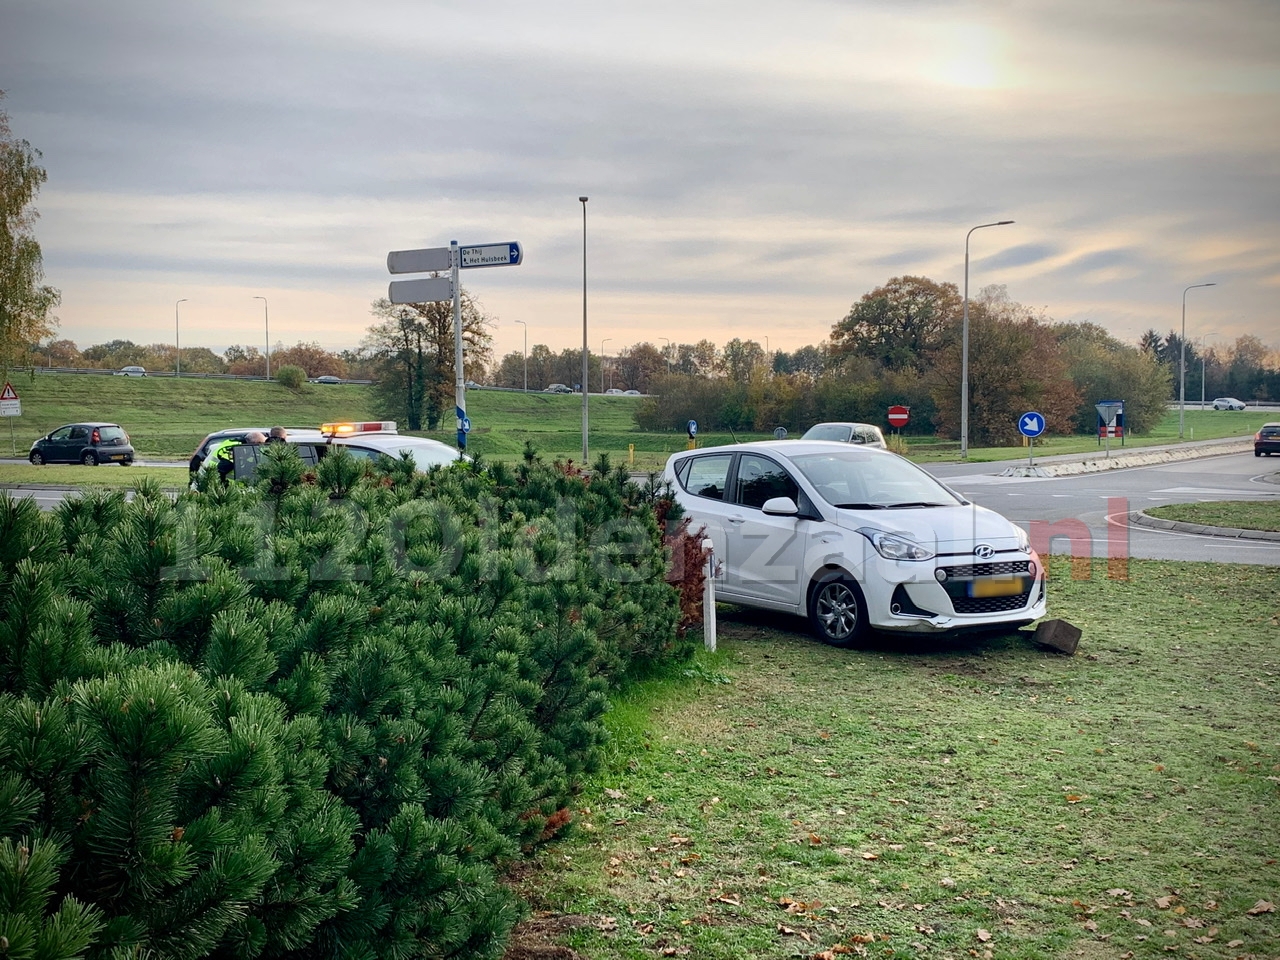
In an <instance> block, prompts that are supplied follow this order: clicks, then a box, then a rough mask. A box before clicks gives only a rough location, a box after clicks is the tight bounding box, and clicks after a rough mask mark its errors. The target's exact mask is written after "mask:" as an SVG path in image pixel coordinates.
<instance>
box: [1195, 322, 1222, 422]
mask: <svg viewBox="0 0 1280 960" xmlns="http://www.w3.org/2000/svg"><path fill="white" fill-rule="evenodd" d="M1217 335H1218V331H1217V330H1210V331H1209V332H1208V333H1202V334H1200V336H1198V337H1196V343H1198V344H1200V347H1201V350H1200V409H1201V410H1202V411H1203V410H1204V360H1205V353H1204V342H1205V341H1206V340H1208V339H1209V338H1210V337H1216V336H1217Z"/></svg>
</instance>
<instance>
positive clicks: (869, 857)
mask: <svg viewBox="0 0 1280 960" xmlns="http://www.w3.org/2000/svg"><path fill="white" fill-rule="evenodd" d="M862 859H863V860H879V859H880V854H878V853H872V852H871V851H869V850H868V851H865V852H864V853H863V854H862Z"/></svg>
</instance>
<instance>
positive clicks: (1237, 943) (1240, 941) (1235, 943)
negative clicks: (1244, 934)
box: [1227, 940, 1244, 950]
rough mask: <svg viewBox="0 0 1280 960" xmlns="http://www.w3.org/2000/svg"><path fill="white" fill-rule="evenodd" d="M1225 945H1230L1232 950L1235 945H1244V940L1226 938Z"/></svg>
mask: <svg viewBox="0 0 1280 960" xmlns="http://www.w3.org/2000/svg"><path fill="white" fill-rule="evenodd" d="M1227 946H1228V947H1230V948H1231V949H1232V950H1234V949H1235V948H1236V947H1243V946H1244V941H1243V940H1228V941H1227Z"/></svg>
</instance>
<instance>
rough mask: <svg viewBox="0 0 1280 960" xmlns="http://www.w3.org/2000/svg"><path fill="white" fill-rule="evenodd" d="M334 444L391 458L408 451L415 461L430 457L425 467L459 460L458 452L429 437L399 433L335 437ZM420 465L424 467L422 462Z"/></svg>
mask: <svg viewBox="0 0 1280 960" xmlns="http://www.w3.org/2000/svg"><path fill="white" fill-rule="evenodd" d="M332 443H333V444H334V445H335V446H343V447H362V448H364V449H366V450H374V451H377V452H378V453H385V454H386V455H387V456H389V457H398V456H400V454H401V452H402V451H406V450H407V451H409V452H411V453H413V454H414V460H415V461H417V460H418V457H417V454H419V453H421V454H425V455H427V456H428V457H430V462H429V463H427V464H425V466H431V465H432V464H436V463H452V462H453V461H454V460H457V459H458V451H457V450H455V449H454V448H453V447H451V446H449V445H448V444H445V443H441V442H440V441H439V440H432V439H431V438H429V437H408V436H404V435H403V434H398V433H365V434H357V435H354V436H350V437H334V438H333V439H332ZM418 465H419V466H424V464H422V463H421V462H419V464H418Z"/></svg>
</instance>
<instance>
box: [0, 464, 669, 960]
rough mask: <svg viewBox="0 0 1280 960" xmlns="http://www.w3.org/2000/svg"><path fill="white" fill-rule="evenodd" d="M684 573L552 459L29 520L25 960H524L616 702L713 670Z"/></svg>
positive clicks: (10, 709) (595, 490)
mask: <svg viewBox="0 0 1280 960" xmlns="http://www.w3.org/2000/svg"><path fill="white" fill-rule="evenodd" d="M602 466H603V465H602ZM664 569H665V557H664V553H663V548H662V544H661V540H660V538H659V534H658V529H657V526H656V523H655V520H654V518H653V512H652V509H651V507H650V505H649V504H648V503H647V502H646V501H645V497H644V495H643V494H642V493H641V492H640V491H638V490H637V489H636V488H635V487H634V486H632V485H630V484H628V483H627V482H626V479H625V475H624V474H622V473H620V472H613V471H608V470H606V469H602V470H599V471H597V472H596V473H595V475H593V476H592V477H590V478H587V477H583V476H582V475H579V474H577V473H573V472H569V471H566V470H563V469H560V468H559V467H558V466H552V465H544V464H541V463H538V462H536V461H533V460H530V461H528V462H526V463H524V464H522V465H520V466H519V467H516V468H509V467H501V466H495V467H493V468H484V467H481V466H478V465H475V464H469V465H458V466H455V467H452V468H449V469H445V470H436V471H434V472H432V473H431V474H428V475H424V474H417V473H414V472H413V470H412V468H411V465H409V464H406V463H404V462H391V461H384V462H383V463H382V464H380V465H379V468H372V467H370V466H369V465H367V464H362V463H359V462H357V461H354V460H352V459H350V458H349V457H347V456H345V455H336V456H333V457H330V458H327V459H326V460H324V461H323V462H322V464H321V466H320V468H319V469H318V471H317V472H316V474H307V473H305V472H304V471H303V470H302V468H301V466H300V464H299V462H298V461H297V458H296V455H295V454H294V452H293V450H292V449H291V448H289V447H286V446H273V447H270V448H268V453H267V456H266V459H265V461H264V463H263V464H262V465H261V471H260V476H259V479H258V483H257V484H256V486H255V487H253V488H245V487H243V486H240V485H236V484H232V485H230V486H228V487H225V488H223V487H221V486H219V485H214V486H213V487H212V488H211V489H209V490H208V491H207V492H201V493H187V494H183V495H182V496H181V497H179V498H178V500H177V502H176V503H175V502H171V501H170V500H169V498H167V497H166V496H163V495H161V494H160V493H159V491H158V490H157V489H155V488H152V487H147V486H145V485H143V486H141V487H139V489H138V490H137V491H135V494H134V496H133V498H132V500H131V501H129V502H126V498H125V497H124V496H123V495H121V494H105V493H94V494H88V495H86V496H84V497H82V498H80V499H73V500H68V501H66V502H65V503H64V504H63V505H62V506H61V507H60V509H59V510H58V511H57V512H56V513H53V514H43V513H41V512H40V511H38V510H37V509H36V508H35V507H34V506H33V505H32V502H31V501H30V500H14V499H8V498H5V499H3V500H0V609H3V611H4V614H3V620H2V621H0V957H39V958H59V957H74V956H81V955H83V956H89V957H102V958H113V960H116V958H118V960H123V958H125V957H193V958H194V957H204V956H217V957H244V958H249V957H356V958H381V957H387V958H390V957H417V956H420V957H493V956H497V955H498V954H500V953H501V950H502V947H503V944H504V943H505V939H506V936H507V934H508V932H509V930H510V927H511V925H512V924H513V923H514V920H515V919H516V916H517V914H518V904H516V903H515V902H514V901H513V900H512V898H511V896H510V894H509V893H508V892H507V891H506V890H505V888H504V887H502V886H501V885H500V884H499V883H498V882H497V876H498V873H499V871H500V870H501V869H502V868H503V867H504V865H506V864H507V863H509V862H510V861H511V860H512V859H514V858H517V857H519V856H521V855H522V854H523V853H524V852H527V851H528V850H530V849H531V848H532V847H534V846H535V845H537V844H538V843H540V842H544V841H545V840H547V839H548V838H549V837H550V836H552V835H553V834H554V832H555V831H556V829H558V828H560V827H561V826H562V825H563V823H564V822H565V820H566V819H567V811H566V809H565V808H566V806H567V803H568V801H569V798H570V797H571V796H572V795H573V793H574V791H575V789H576V788H577V787H578V785H579V784H580V782H581V778H582V777H583V775H584V774H586V773H588V772H589V771H591V770H592V769H593V767H594V766H595V764H596V763H597V762H598V759H599V749H600V746H601V744H602V740H603V735H604V734H603V728H602V725H601V723H600V718H601V714H602V712H603V710H604V709H605V695H606V693H607V691H608V689H609V686H610V684H612V683H614V682H616V681H617V680H618V679H619V678H620V677H622V676H623V675H624V674H625V673H626V672H627V671H628V670H629V669H631V668H632V667H633V666H635V665H638V664H640V663H649V662H653V661H655V660H660V659H663V658H674V657H681V656H684V655H686V654H687V652H688V647H687V645H686V642H685V641H684V640H682V639H681V638H680V637H679V635H678V634H677V631H676V629H675V625H676V621H677V619H678V616H679V611H678V607H677V595H676V592H675V591H674V590H673V589H672V588H671V587H670V586H669V585H668V584H666V583H665V582H664V580H663V572H664Z"/></svg>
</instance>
